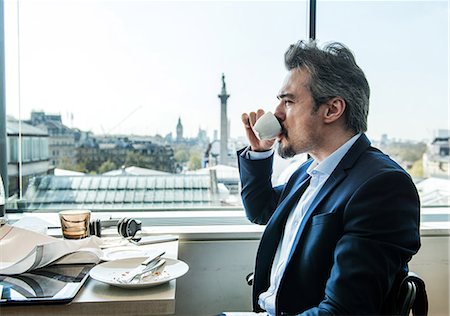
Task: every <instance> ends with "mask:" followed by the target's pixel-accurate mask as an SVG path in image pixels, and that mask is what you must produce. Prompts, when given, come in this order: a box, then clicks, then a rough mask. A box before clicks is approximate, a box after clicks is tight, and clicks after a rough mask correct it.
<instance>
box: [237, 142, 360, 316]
mask: <svg viewBox="0 0 450 316" xmlns="http://www.w3.org/2000/svg"><path fill="white" fill-rule="evenodd" d="M359 136H361V134H356V135H355V136H353V137H352V138H350V139H349V140H348V141H347V142H346V143H345V144H343V145H342V146H341V147H339V148H338V149H337V150H336V151H334V152H333V153H332V154H331V155H330V156H328V157H327V158H325V159H324V160H323V161H322V162H321V163H317V162H316V161H313V162H312V163H311V165H310V166H309V167H308V170H307V171H306V172H307V173H308V174H309V175H310V176H311V180H310V184H309V186H308V188H307V189H306V190H305V192H304V193H303V195H302V196H301V197H300V200H299V201H298V203H297V205H296V207H295V208H293V210H292V211H291V213H290V214H289V216H288V219H287V222H286V226H285V227H286V228H285V230H284V233H283V235H282V237H281V240H280V243H279V244H278V248H277V252H276V254H275V258H274V261H273V264H272V270H271V274H270V286H269V288H268V289H267V291H266V292H263V293H261V294H260V295H259V300H258V304H259V306H260V307H261V308H262V309H264V310H266V311H267V314H268V315H276V311H275V306H276V304H275V298H276V293H277V290H278V287H279V285H280V281H281V278H282V276H283V274H284V270H285V268H286V264H287V260H288V257H289V253H290V252H291V249H292V246H293V243H294V240H295V236H296V235H297V232H298V229H299V227H300V224H301V222H302V219H303V216H304V215H305V213H306V211H307V210H308V208H309V207H310V206H311V203H312V202H313V201H314V199H315V197H316V196H317V194H318V193H319V191H320V189H321V188H322V187H323V185H324V184H325V182H326V181H327V179H328V177H329V176H330V175H331V173H332V172H333V171H334V169H335V168H336V166H337V165H338V164H339V162H340V161H341V159H342V158H343V157H344V156H345V154H346V153H347V151H348V150H349V149H350V147H352V145H353V144H354V143H355V142H356V140H357V139H358V138H359ZM272 153H273V151H268V152H262V153H260V152H252V151H250V150H246V151H244V152H243V153H242V154H243V155H244V157H246V158H247V159H252V160H257V159H265V158H268V157H270V156H271V155H272Z"/></svg>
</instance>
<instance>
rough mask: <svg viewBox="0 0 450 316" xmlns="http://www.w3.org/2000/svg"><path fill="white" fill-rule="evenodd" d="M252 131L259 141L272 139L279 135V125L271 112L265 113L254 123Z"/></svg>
mask: <svg viewBox="0 0 450 316" xmlns="http://www.w3.org/2000/svg"><path fill="white" fill-rule="evenodd" d="M253 130H254V131H255V134H256V137H258V138H259V139H260V140H265V139H273V138H275V137H277V136H278V135H279V134H280V133H281V125H280V122H278V119H277V118H276V117H275V115H273V113H272V112H266V113H264V115H263V116H261V117H260V118H259V119H258V120H257V121H256V123H255V125H254V126H253Z"/></svg>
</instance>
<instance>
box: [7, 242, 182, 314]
mask: <svg viewBox="0 0 450 316" xmlns="http://www.w3.org/2000/svg"><path fill="white" fill-rule="evenodd" d="M139 247H142V248H145V249H164V250H165V251H166V254H165V255H164V257H167V258H172V259H177V257H178V241H171V242H165V243H159V244H152V245H144V246H139ZM175 287H176V281H175V280H172V281H170V282H167V283H164V284H162V285H159V286H156V287H150V288H144V289H123V288H118V287H114V286H110V285H108V284H104V283H102V282H98V281H96V280H94V279H91V278H90V279H89V280H88V281H87V282H86V284H85V285H84V286H83V288H82V289H81V290H80V292H79V293H78V294H77V296H76V297H75V298H74V300H73V301H72V302H71V303H70V304H65V305H57V304H46V305H27V306H5V307H2V308H1V310H0V315H1V316H7V315H27V316H31V315H39V316H42V315H64V316H65V315H77V316H80V315H82V316H89V315H95V316H97V315H108V316H113V315H170V314H174V313H175Z"/></svg>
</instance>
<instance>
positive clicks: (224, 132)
mask: <svg viewBox="0 0 450 316" xmlns="http://www.w3.org/2000/svg"><path fill="white" fill-rule="evenodd" d="M218 97H219V99H220V156H219V157H220V164H222V165H226V164H227V163H228V117H227V100H228V98H229V97H230V95H229V94H227V87H226V84H225V75H224V74H222V93H221V94H219V95H218Z"/></svg>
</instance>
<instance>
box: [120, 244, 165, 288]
mask: <svg viewBox="0 0 450 316" xmlns="http://www.w3.org/2000/svg"><path fill="white" fill-rule="evenodd" d="M165 253H166V252H165V251H161V252H157V253H156V254H154V255H152V256H150V257H148V258H147V259H145V260H144V261H143V262H142V263H141V264H140V265H138V266H137V267H136V268H134V269H133V270H131V271H130V272H128V274H127V275H126V276H124V277H122V278H121V280H120V281H121V282H122V283H130V282H131V281H133V279H134V278H135V277H136V276H138V275H139V274H142V273H143V272H145V270H148V269H151V267H152V266H154V265H155V264H156V263H157V262H158V261H159V259H161V257H162V256H163V255H164V254H165Z"/></svg>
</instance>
